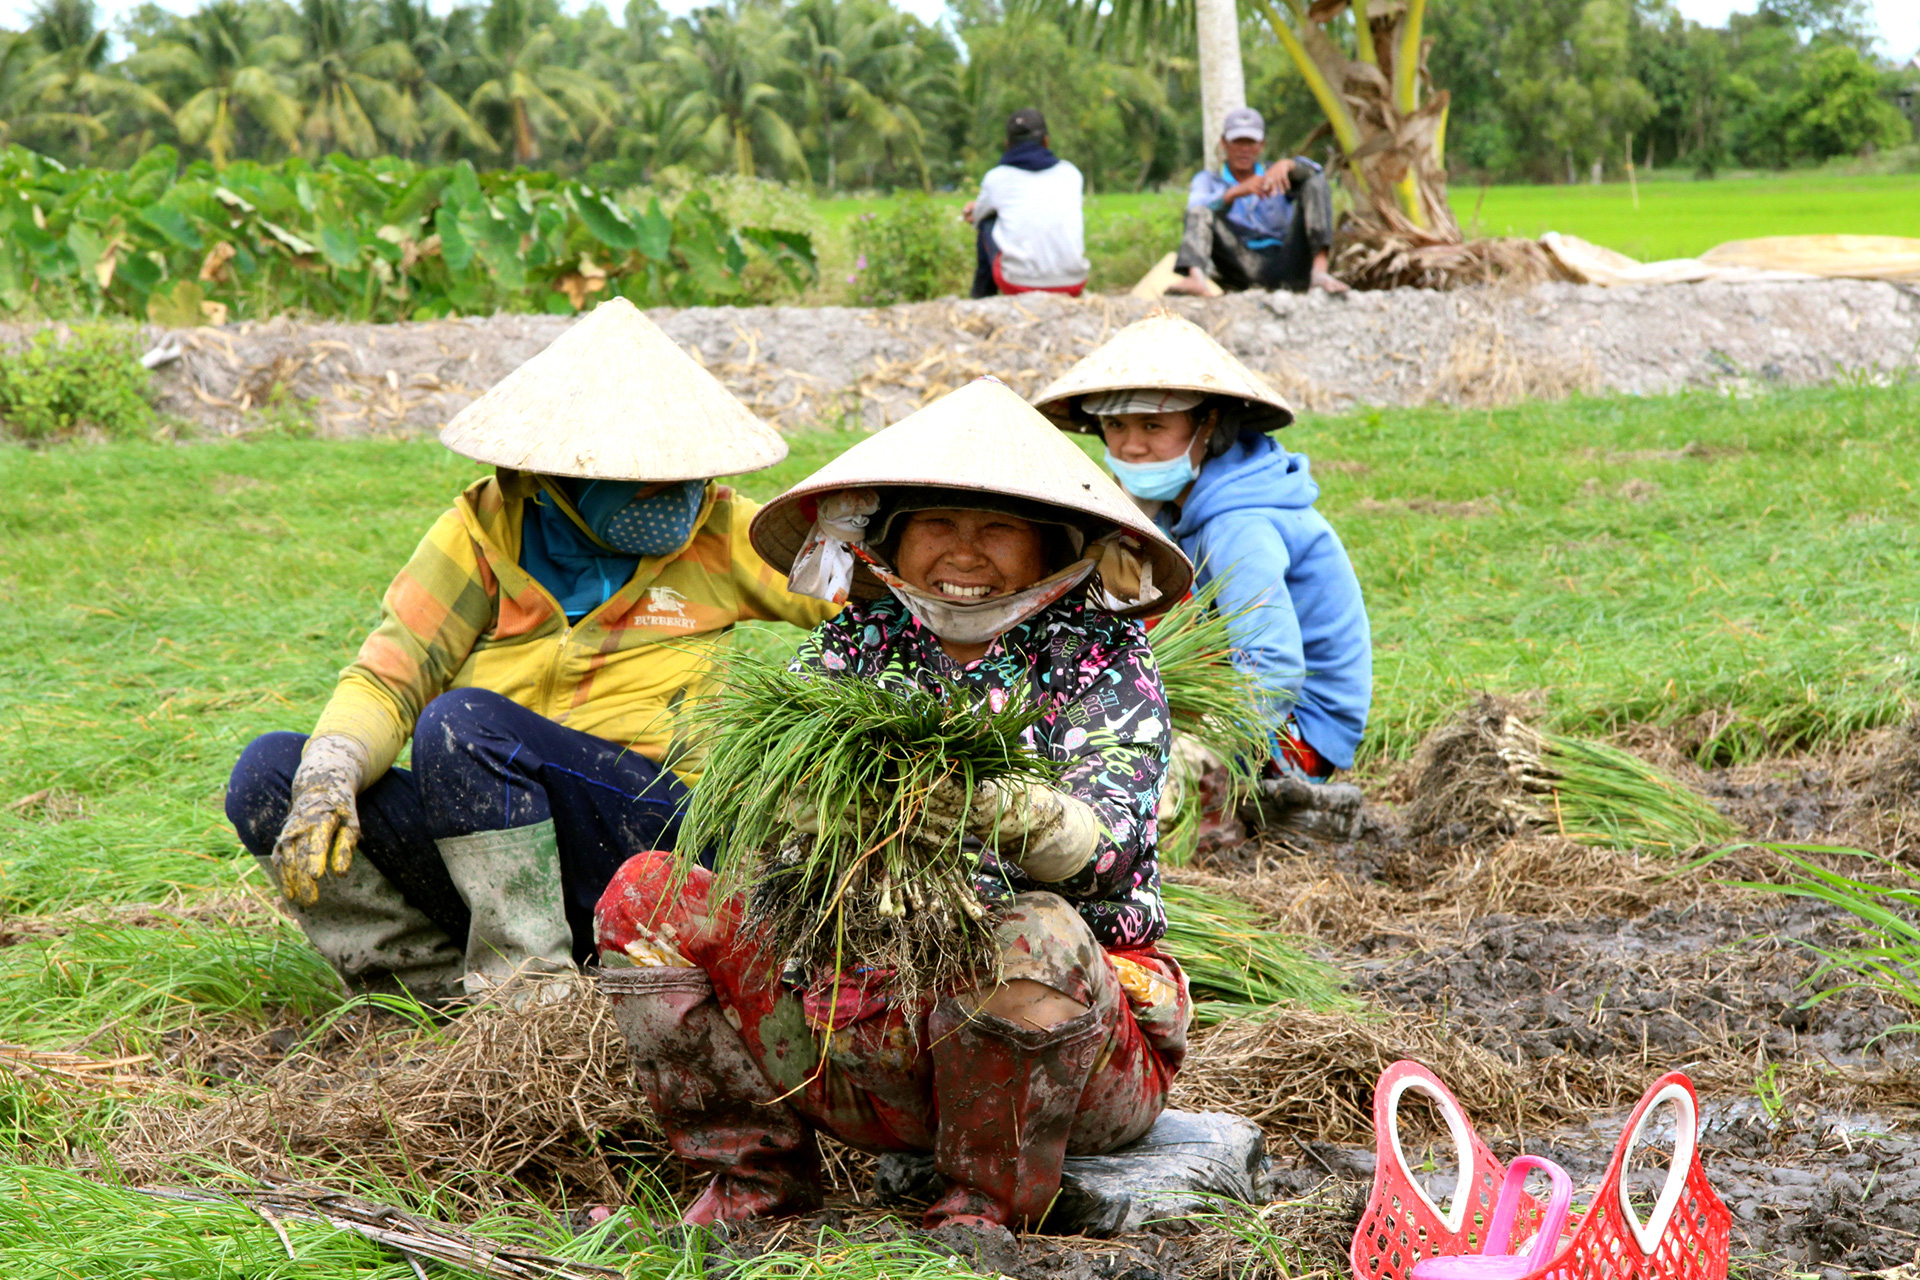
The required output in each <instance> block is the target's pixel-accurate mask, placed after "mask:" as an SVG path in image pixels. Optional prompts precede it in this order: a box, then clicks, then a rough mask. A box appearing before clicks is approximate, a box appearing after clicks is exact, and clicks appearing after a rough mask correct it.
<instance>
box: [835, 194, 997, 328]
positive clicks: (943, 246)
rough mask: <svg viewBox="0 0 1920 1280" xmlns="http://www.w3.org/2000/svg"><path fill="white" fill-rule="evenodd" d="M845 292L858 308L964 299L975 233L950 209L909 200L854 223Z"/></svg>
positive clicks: (915, 198) (922, 198)
mask: <svg viewBox="0 0 1920 1280" xmlns="http://www.w3.org/2000/svg"><path fill="white" fill-rule="evenodd" d="M853 251H854V253H855V254H856V255H857V256H856V257H855V258H854V263H853V272H852V274H851V275H849V276H848V277H847V292H848V294H849V296H850V297H851V299H852V300H853V302H855V303H856V304H858V305H860V306H868V307H885V306H891V305H892V304H893V303H896V302H925V301H926V300H927V299H929V298H942V297H948V296H951V295H953V294H960V295H962V296H964V295H965V294H966V292H967V287H968V282H969V281H970V279H971V277H972V275H973V232H972V229H971V228H969V227H968V226H967V224H966V223H964V222H962V221H961V220H960V219H959V218H957V217H955V216H954V210H953V208H952V206H950V205H945V204H940V203H937V202H935V201H933V200H929V199H928V198H927V197H925V196H921V195H910V196H903V197H901V198H900V199H898V200H895V201H894V202H893V203H892V204H891V205H890V206H889V207H888V208H887V209H886V211H885V212H883V213H863V214H861V215H860V216H859V217H858V218H855V219H854V221H853Z"/></svg>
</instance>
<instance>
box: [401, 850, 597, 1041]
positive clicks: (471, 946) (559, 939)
mask: <svg viewBox="0 0 1920 1280" xmlns="http://www.w3.org/2000/svg"><path fill="white" fill-rule="evenodd" d="M433 844H434V847H435V848H436V849H438V850H439V851H440V857H441V859H442V861H444V862H445V863H446V864H447V874H448V875H449V876H451V877H452V878H453V886H454V888H456V889H458V890H459V891H460V896H461V897H462V898H464V899H465V900H466V903H467V909H468V910H469V911H471V912H473V924H472V925H471V926H470V927H469V929H468V931H467V972H466V989H467V994H468V995H470V996H474V997H476V998H478V997H481V996H486V995H490V994H493V993H495V992H502V991H503V990H504V989H505V988H508V987H511V988H513V990H512V991H511V992H509V993H507V999H508V1001H509V1003H511V1004H513V1005H514V1007H516V1008H522V1007H524V1006H525V1005H526V1004H527V1003H528V1001H530V1000H531V1001H534V1002H536V1003H539V1004H551V1003H554V1002H555V1001H558V1000H564V999H566V998H568V997H570V996H571V995H572V994H573V990H574V987H573V984H572V983H570V982H560V981H552V980H551V979H553V978H555V977H558V976H559V975H566V974H573V973H576V972H578V971H577V970H576V969H575V968H574V964H573V928H572V926H571V925H569V924H568V923H567V908H566V898H565V895H564V891H563V890H562V888H561V885H560V844H559V841H558V839H557V838H556V837H555V835H554V832H553V823H552V821H550V820H549V821H547V822H536V823H534V824H533V825H532V826H528V827H509V828H508V829H507V830H505V831H478V832H475V833H474V834H473V835H470V836H449V837H447V838H446V839H443V840H436V841H434V842H433Z"/></svg>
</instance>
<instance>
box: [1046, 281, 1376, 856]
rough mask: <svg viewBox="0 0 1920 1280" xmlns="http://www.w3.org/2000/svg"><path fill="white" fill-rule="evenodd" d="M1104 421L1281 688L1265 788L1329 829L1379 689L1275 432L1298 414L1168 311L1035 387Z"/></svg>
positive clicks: (1157, 509) (1353, 816) (1340, 556)
mask: <svg viewBox="0 0 1920 1280" xmlns="http://www.w3.org/2000/svg"><path fill="white" fill-rule="evenodd" d="M1035 404H1036V405H1037V406H1038V407H1039V409H1040V411H1041V412H1042V413H1044V414H1046V415H1047V416H1048V417H1050V418H1052V419H1053V420H1054V421H1055V422H1056V423H1057V424H1059V425H1060V426H1061V427H1063V428H1065V429H1066V430H1068V431H1082V432H1089V433H1094V432H1097V433H1099V434H1100V435H1101V436H1102V437H1103V438H1104V439H1105V441H1106V446H1107V453H1106V463H1107V467H1108V468H1109V469H1110V470H1111V471H1112V472H1113V473H1114V475H1115V476H1116V477H1117V478H1118V479H1119V481H1120V483H1121V485H1122V486H1124V487H1125V488H1126V490H1127V492H1128V493H1130V494H1131V495H1132V496H1133V498H1134V500H1135V501H1136V502H1137V503H1138V504H1139V505H1140V508H1141V510H1143V511H1145V512H1147V513H1148V514H1149V515H1150V516H1151V517H1152V518H1153V521H1154V524H1155V525H1156V527H1158V528H1159V529H1161V530H1163V531H1165V532H1166V533H1167V534H1169V535H1171V536H1172V537H1173V538H1175V539H1177V540H1178V541H1179V543H1180V546H1181V548H1182V549H1183V550H1184V551H1186V553H1187V555H1188V556H1190V557H1192V559H1193V562H1194V563H1195V564H1196V565H1198V566H1199V581H1200V582H1201V583H1202V584H1203V585H1204V584H1205V583H1207V582H1209V581H1211V580H1212V579H1213V578H1214V577H1215V576H1216V575H1219V576H1221V577H1223V578H1224V581H1223V583H1222V585H1221V588H1220V594H1219V596H1218V597H1217V603H1218V607H1219V608H1221V609H1222V610H1224V611H1226V612H1227V613H1228V614H1229V615H1230V617H1231V618H1232V622H1231V624H1230V626H1229V633H1230V634H1231V635H1232V637H1233V642H1234V647H1235V650H1236V651H1237V653H1238V655H1239V660H1240V661H1241V662H1243V663H1244V664H1245V665H1246V666H1248V667H1249V668H1250V669H1251V670H1252V671H1253V672H1255V673H1256V674H1257V675H1258V676H1259V678H1260V681H1261V683H1262V685H1263V686H1264V687H1265V689H1266V690H1267V692H1268V693H1269V694H1270V695H1271V698H1272V701H1271V704H1270V709H1269V715H1270V717H1271V722H1272V725H1273V755H1272V759H1271V761H1270V762H1269V763H1268V765H1267V770H1266V771H1267V775H1268V778H1267V783H1266V791H1267V795H1268V798H1269V800H1270V801H1271V806H1272V807H1274V808H1277V809H1278V810H1279V811H1280V813H1281V815H1282V817H1283V818H1284V819H1285V821H1286V823H1287V825H1289V826H1291V827H1292V828H1294V829H1296V830H1300V831H1303V832H1306V833H1307V834H1315V835H1321V836H1327V837H1333V838H1340V837H1345V836H1348V835H1350V834H1351V832H1352V829H1353V827H1354V824H1355V822H1356V821H1357V819H1358V815H1359V807H1360V794H1359V792H1358V790H1357V789H1356V788H1353V787H1351V786H1349V785H1345V784H1339V785H1336V786H1333V787H1327V786H1326V785H1324V784H1325V783H1326V781H1327V779H1328V778H1330V777H1332V775H1333V773H1334V771H1335V770H1337V769H1347V768H1351V767H1352V765H1353V754H1354V749H1355V748H1356V747H1358V746H1359V744H1360V735H1361V733H1362V732H1363V731H1364V730H1365V728H1366V724H1367V711H1368V707H1369V705H1370V704H1371V702H1372V698H1373V642H1372V636H1371V633H1370V631H1369V629H1368V625H1367V610H1366V604H1365V602H1364V601H1363V600H1362V599H1361V595H1360V582H1359V579H1358V578H1357V577H1355V575H1354V572H1353V564H1352V562H1351V561H1349V560H1348V558H1347V550H1346V548H1345V547H1344V546H1342V545H1341V542H1340V537H1339V535H1338V534H1336V533H1335V532H1334V531H1333V526H1332V525H1330V524H1328V523H1327V520H1326V517H1324V516H1322V515H1321V514H1320V513H1319V512H1318V511H1316V510H1314V506H1313V504H1314V501H1315V499H1317V498H1318V497H1319V495H1320V486H1319V485H1318V484H1317V483H1315V481H1314V479H1313V475H1312V472H1311V471H1310V470H1309V467H1308V463H1307V458H1306V455H1305V454H1299V453H1290V452H1288V451H1287V450H1286V449H1285V448H1284V447H1282V446H1281V445H1280V444H1279V443H1278V442H1277V441H1276V440H1274V439H1273V437H1272V434H1271V433H1273V432H1275V431H1278V430H1279V429H1280V428H1282V427H1284V426H1286V425H1287V424H1288V423H1290V422H1292V421H1293V411H1292V410H1291V409H1289V408H1288V407H1287V403H1286V401H1285V400H1283V399H1281V397H1280V395H1279V394H1278V393H1277V392H1275V391H1274V390H1273V388H1272V387H1270V386H1268V385H1267V383H1266V381H1265V380H1264V379H1262V378H1261V377H1259V376H1258V375H1257V374H1255V373H1254V372H1253V371H1252V370H1251V369H1248V368H1247V367H1246V366H1245V365H1243V364H1241V363H1240V362H1239V361H1238V360H1236V359H1234V358H1233V356H1232V355H1231V354H1230V353H1228V352H1227V351H1226V350H1225V349H1224V348H1223V347H1221V346H1220V344H1219V343H1217V342H1215V341H1214V340H1213V339H1212V338H1210V337H1208V336H1207V335H1206V333H1204V332H1203V331H1202V330H1201V329H1200V328H1199V327H1198V326H1196V325H1194V324H1191V323H1189V322H1188V321H1186V320H1183V319H1181V318H1180V317H1178V316H1175V315H1172V314H1169V313H1167V312H1164V311H1161V312H1156V313H1155V314H1152V315H1149V316H1148V317H1147V318H1146V319H1144V320H1141V321H1138V322H1137V323H1135V324H1131V325H1129V326H1127V327H1126V328H1125V329H1122V330H1121V331H1120V332H1119V333H1117V334H1115V335H1114V336H1113V338H1112V339H1111V340H1110V341H1109V342H1107V344H1106V345H1105V346H1103V347H1101V348H1100V349H1099V350H1097V351H1095V352H1093V353H1092V354H1091V355H1089V356H1087V357H1086V358H1085V359H1083V360H1082V361H1080V363H1078V364H1076V365H1075V366H1074V367H1073V368H1071V369H1069V370H1068V371H1067V372H1066V374H1065V375H1064V376H1062V377H1061V378H1060V379H1059V380H1058V381H1056V382H1055V383H1054V384H1053V385H1052V386H1050V387H1048V388H1047V389H1046V390H1045V391H1043V392H1041V393H1040V395H1039V397H1038V398H1037V399H1036V400H1035Z"/></svg>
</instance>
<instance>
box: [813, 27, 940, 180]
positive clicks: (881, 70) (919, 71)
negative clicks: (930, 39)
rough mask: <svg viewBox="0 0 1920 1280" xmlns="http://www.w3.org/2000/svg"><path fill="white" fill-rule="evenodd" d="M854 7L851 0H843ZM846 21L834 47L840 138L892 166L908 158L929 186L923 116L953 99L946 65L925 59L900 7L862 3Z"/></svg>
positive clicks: (852, 149) (856, 151)
mask: <svg viewBox="0 0 1920 1280" xmlns="http://www.w3.org/2000/svg"><path fill="white" fill-rule="evenodd" d="M842 3H843V5H845V6H846V7H853V3H854V0H842ZM860 8H861V9H864V12H859V11H858V10H856V16H855V19H854V21H852V22H849V23H847V24H846V25H845V34H844V36H843V38H842V45H841V48H840V49H839V51H838V52H839V53H840V55H841V60H842V71H841V75H840V79H839V88H840V91H841V92H840V96H841V99H842V106H841V111H842V115H843V117H844V119H845V121H846V125H847V128H846V130H845V138H844V144H845V146H846V148H847V150H848V152H849V153H850V154H864V155H865V156H867V157H868V159H869V167H870V168H871V166H872V163H873V162H874V161H876V160H877V161H878V162H879V163H881V164H884V165H887V166H889V167H891V166H892V165H894V164H896V163H904V164H907V165H911V166H912V167H913V168H914V169H915V170H917V171H918V172H919V175H920V185H921V186H922V187H928V188H930V187H931V186H932V180H931V175H930V174H929V173H928V171H927V162H926V143H927V128H926V123H925V119H924V117H926V116H930V115H931V116H937V115H938V114H940V113H941V111H942V110H943V108H945V107H948V106H950V105H952V103H953V101H954V95H955V85H954V80H953V75H952V70H951V68H950V67H949V66H946V65H944V64H941V63H937V62H934V61H931V60H929V59H926V58H924V57H923V56H922V50H921V49H920V47H919V45H918V44H917V42H916V41H915V40H914V30H913V28H914V26H915V25H916V23H915V19H913V18H912V17H910V16H908V15H907V14H904V13H901V12H900V11H898V10H897V9H893V8H891V7H889V6H884V5H879V4H862V5H861V6H860Z"/></svg>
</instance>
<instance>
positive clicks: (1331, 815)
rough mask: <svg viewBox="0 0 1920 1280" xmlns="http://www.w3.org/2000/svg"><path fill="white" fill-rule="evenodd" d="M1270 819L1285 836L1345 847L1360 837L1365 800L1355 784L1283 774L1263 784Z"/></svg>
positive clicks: (1263, 798) (1263, 780)
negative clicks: (1342, 844) (1345, 844)
mask: <svg viewBox="0 0 1920 1280" xmlns="http://www.w3.org/2000/svg"><path fill="white" fill-rule="evenodd" d="M1260 795H1261V806H1262V808H1263V809H1264V810H1265V811H1266V818H1267V821H1268V822H1269V823H1271V824H1272V825H1273V826H1274V827H1275V828H1277V829H1278V830H1279V831H1280V832H1281V833H1282V834H1284V835H1294V836H1305V837H1307V838H1308V839H1310V840H1320V841H1324V842H1326V843H1329V844H1341V843H1344V842H1346V841H1349V840H1353V839H1357V838H1358V837H1359V835H1360V827H1361V821H1360V810H1361V808H1362V806H1363V805H1364V804H1365V797H1364V796H1362V795H1361V794H1360V788H1359V787H1356V786H1354V785H1353V784H1352V783H1351V782H1308V781H1307V780H1305V779H1304V778H1297V777H1291V776H1286V775H1283V776H1281V777H1278V778H1265V779H1262V781H1261V783H1260Z"/></svg>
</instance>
